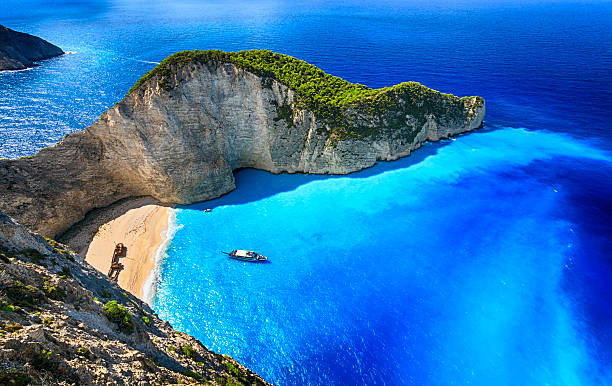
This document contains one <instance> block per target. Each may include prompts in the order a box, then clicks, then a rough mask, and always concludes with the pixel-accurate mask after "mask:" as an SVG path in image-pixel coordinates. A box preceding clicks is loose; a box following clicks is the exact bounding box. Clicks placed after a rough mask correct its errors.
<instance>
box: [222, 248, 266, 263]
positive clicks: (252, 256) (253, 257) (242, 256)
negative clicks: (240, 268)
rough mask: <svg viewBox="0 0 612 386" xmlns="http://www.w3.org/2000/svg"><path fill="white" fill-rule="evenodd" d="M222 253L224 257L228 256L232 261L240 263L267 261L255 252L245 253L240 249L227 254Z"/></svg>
mask: <svg viewBox="0 0 612 386" xmlns="http://www.w3.org/2000/svg"><path fill="white" fill-rule="evenodd" d="M223 253H225V254H226V255H228V256H229V257H230V258H232V259H236V260H241V261H252V262H259V261H267V260H268V258H267V257H265V256H264V255H260V254H259V253H257V252H254V251H245V250H242V249H234V250H233V251H231V252H230V253H227V252H223Z"/></svg>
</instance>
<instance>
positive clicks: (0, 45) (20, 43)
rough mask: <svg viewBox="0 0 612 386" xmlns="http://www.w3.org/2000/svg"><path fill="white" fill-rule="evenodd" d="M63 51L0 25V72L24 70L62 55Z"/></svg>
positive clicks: (43, 41) (36, 38)
mask: <svg viewBox="0 0 612 386" xmlns="http://www.w3.org/2000/svg"><path fill="white" fill-rule="evenodd" d="M63 53H64V51H62V49H61V48H59V47H57V46H54V45H53V44H51V43H49V42H48V41H46V40H43V39H41V38H39V37H36V36H33V35H30V34H26V33H23V32H17V31H14V30H12V29H10V28H7V27H4V26H2V25H0V71H3V70H24V69H26V68H28V67H32V66H34V62H36V61H39V60H44V59H50V58H53V57H56V56H59V55H62V54H63Z"/></svg>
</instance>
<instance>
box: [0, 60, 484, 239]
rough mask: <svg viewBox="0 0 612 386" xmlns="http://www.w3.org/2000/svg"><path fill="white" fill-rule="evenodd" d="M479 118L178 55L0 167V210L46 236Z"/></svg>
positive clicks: (468, 108) (416, 143)
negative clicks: (106, 213)
mask: <svg viewBox="0 0 612 386" xmlns="http://www.w3.org/2000/svg"><path fill="white" fill-rule="evenodd" d="M288 84H290V85H291V87H289V86H288ZM484 112H485V107H484V100H483V99H482V98H480V97H464V98H457V97H455V96H452V95H448V94H442V93H439V92H437V91H434V90H431V89H428V88H426V87H424V86H421V85H419V84H418V83H404V84H401V85H398V86H394V87H390V88H385V89H380V90H372V89H369V88H367V87H365V86H361V85H353V84H351V83H348V82H346V81H344V80H342V79H340V78H337V77H332V76H330V75H327V74H325V73H324V72H323V71H321V70H320V69H318V68H316V67H314V66H311V65H309V64H307V63H305V62H302V61H299V60H297V59H295V58H291V57H288V56H285V55H279V54H275V53H272V52H269V51H247V52H241V53H223V52H220V51H200V52H197V51H196V52H184V53H179V54H176V55H173V56H171V57H170V58H168V59H166V60H164V62H162V63H161V64H160V65H159V66H158V67H157V68H156V69H155V70H153V71H151V72H150V73H149V74H147V75H146V76H145V77H143V79H141V81H139V82H138V84H137V85H136V86H135V87H134V88H133V89H132V90H131V91H130V93H129V94H128V95H127V96H126V97H125V98H124V99H123V100H122V101H121V102H119V103H117V104H116V105H115V106H114V107H112V108H110V109H109V110H108V111H106V112H105V113H104V114H102V116H101V117H100V119H99V121H98V122H96V123H95V124H93V125H92V126H91V127H89V128H87V129H85V130H83V131H80V132H76V133H73V134H70V135H68V136H66V137H65V138H64V139H63V140H62V141H61V142H60V143H59V144H57V145H56V146H53V147H50V148H46V149H43V150H41V151H40V152H39V153H38V154H37V155H36V156H34V157H31V158H28V159H19V160H2V161H0V210H4V211H5V212H7V213H8V214H10V215H11V216H13V217H14V218H16V219H17V220H18V221H19V222H20V223H22V224H23V225H25V226H27V227H28V228H30V229H32V230H34V231H36V232H39V233H42V234H44V235H46V236H50V237H53V236H56V235H58V234H60V233H61V232H63V231H65V230H66V229H67V228H68V227H70V226H71V225H72V224H74V223H75V222H77V221H79V220H80V219H82V218H83V217H84V215H85V214H86V213H87V212H88V211H89V210H91V209H93V208H101V207H106V206H108V205H110V204H112V203H113V202H116V201H118V200H120V199H124V198H127V197H135V196H151V197H153V198H155V199H157V200H159V201H160V202H163V203H168V204H176V203H180V204H188V203H192V202H196V201H203V200H208V199H211V198H214V197H217V196H220V195H222V194H224V193H227V192H229V191H231V190H232V189H234V188H235V185H234V177H233V174H232V172H233V171H234V170H236V169H238V168H246V167H249V168H258V169H263V170H268V171H271V172H273V173H282V172H289V173H296V172H301V173H335V174H344V173H350V172H354V171H357V170H360V169H363V168H366V167H370V166H372V165H374V163H375V162H376V161H377V160H393V159H397V158H399V157H403V156H406V155H408V154H410V152H411V151H413V150H414V149H417V148H418V147H420V146H421V145H422V143H423V142H425V141H436V140H439V139H440V138H445V137H449V136H452V135H455V134H459V133H462V132H466V131H470V130H474V129H476V128H479V127H481V125H482V121H483V118H484Z"/></svg>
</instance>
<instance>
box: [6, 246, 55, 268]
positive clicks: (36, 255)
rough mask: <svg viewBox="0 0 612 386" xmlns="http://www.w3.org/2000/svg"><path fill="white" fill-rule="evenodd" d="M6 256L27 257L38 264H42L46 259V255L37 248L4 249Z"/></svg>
mask: <svg viewBox="0 0 612 386" xmlns="http://www.w3.org/2000/svg"><path fill="white" fill-rule="evenodd" d="M3 254H4V255H5V256H6V257H14V258H20V257H21V258H26V259H28V260H30V261H33V262H34V263H36V264H40V263H41V262H42V261H43V260H44V258H45V257H44V256H43V255H42V254H41V253H40V252H38V251H37V250H36V249H30V248H28V249H22V250H20V251H6V250H5V251H3ZM3 260H4V259H3Z"/></svg>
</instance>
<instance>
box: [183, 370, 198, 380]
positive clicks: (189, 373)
mask: <svg viewBox="0 0 612 386" xmlns="http://www.w3.org/2000/svg"><path fill="white" fill-rule="evenodd" d="M183 375H186V376H188V377H191V378H193V379H195V380H197V381H199V380H200V379H201V378H202V376H201V375H200V374H199V373H196V372H195V371H192V370H185V371H184V372H183Z"/></svg>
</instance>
